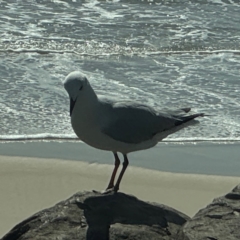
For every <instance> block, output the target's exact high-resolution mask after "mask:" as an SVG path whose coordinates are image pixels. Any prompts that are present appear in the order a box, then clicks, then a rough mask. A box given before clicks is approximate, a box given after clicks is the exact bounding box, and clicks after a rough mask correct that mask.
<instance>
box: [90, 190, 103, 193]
mask: <svg viewBox="0 0 240 240" xmlns="http://www.w3.org/2000/svg"><path fill="white" fill-rule="evenodd" d="M92 192H93V193H102V192H99V191H97V190H92Z"/></svg>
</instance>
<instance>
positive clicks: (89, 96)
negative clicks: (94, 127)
mask: <svg viewBox="0 0 240 240" xmlns="http://www.w3.org/2000/svg"><path fill="white" fill-rule="evenodd" d="M84 95H85V97H83V98H82V97H78V98H77V101H76V104H75V106H74V109H73V113H72V117H76V116H79V117H81V118H85V117H86V118H89V117H90V116H92V117H93V115H94V114H95V113H96V110H97V109H98V105H99V101H98V97H97V95H96V93H95V92H94V90H93V89H92V87H91V86H89V87H88V89H86V90H85V92H84Z"/></svg>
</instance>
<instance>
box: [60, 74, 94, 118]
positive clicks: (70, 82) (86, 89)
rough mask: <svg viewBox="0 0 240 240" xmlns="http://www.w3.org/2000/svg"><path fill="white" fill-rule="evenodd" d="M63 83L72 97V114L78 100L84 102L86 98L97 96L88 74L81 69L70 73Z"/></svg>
mask: <svg viewBox="0 0 240 240" xmlns="http://www.w3.org/2000/svg"><path fill="white" fill-rule="evenodd" d="M63 85H64V88H65V89H66V91H67V92H68V95H69V98H70V116H71V115H72V112H73V108H74V106H75V104H76V102H77V101H78V102H81V103H82V104H84V102H85V101H86V99H91V95H94V96H95V93H94V91H93V89H92V87H91V85H90V84H89V82H88V79H87V77H86V75H84V74H83V73H81V72H79V71H75V72H71V73H70V74H68V75H67V77H66V78H65V80H64V82H63Z"/></svg>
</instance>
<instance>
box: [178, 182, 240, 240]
mask: <svg viewBox="0 0 240 240" xmlns="http://www.w3.org/2000/svg"><path fill="white" fill-rule="evenodd" d="M177 239H181V240H239V239H240V185H238V186H237V187H235V188H234V189H233V190H232V192H230V193H228V194H226V195H225V196H223V197H219V198H216V199H214V200H213V202H212V203H211V204H210V205H208V206H207V207H206V208H204V209H202V210H200V211H199V212H198V213H197V214H196V215H195V216H194V217H193V218H192V219H191V220H190V221H188V222H187V223H186V224H185V226H184V227H183V229H182V233H181V234H179V237H178V238H177Z"/></svg>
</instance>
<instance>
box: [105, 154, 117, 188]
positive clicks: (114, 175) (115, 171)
mask: <svg viewBox="0 0 240 240" xmlns="http://www.w3.org/2000/svg"><path fill="white" fill-rule="evenodd" d="M113 154H114V157H115V166H114V169H113V172H112V176H111V179H110V181H109V184H108V187H107V189H106V190H108V189H112V188H114V180H115V177H116V173H117V170H118V167H119V165H120V160H119V158H118V155H117V153H113Z"/></svg>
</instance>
